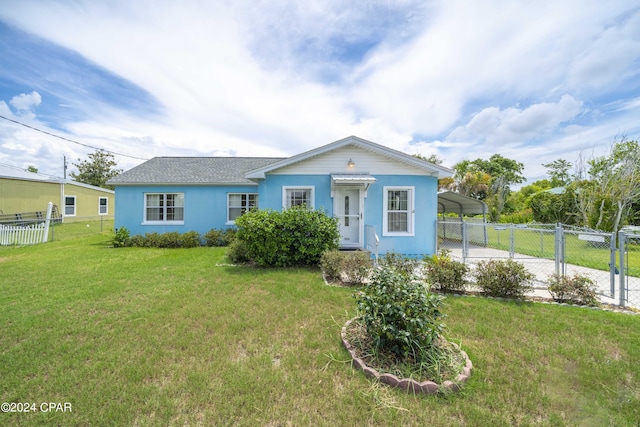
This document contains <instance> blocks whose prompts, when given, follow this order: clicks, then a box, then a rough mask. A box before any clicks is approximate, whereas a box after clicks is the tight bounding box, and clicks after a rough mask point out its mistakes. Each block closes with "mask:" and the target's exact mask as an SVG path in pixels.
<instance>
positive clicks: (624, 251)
mask: <svg viewBox="0 0 640 427" xmlns="http://www.w3.org/2000/svg"><path fill="white" fill-rule="evenodd" d="M634 233H635V234H632V235H631V237H630V238H628V239H626V242H627V243H625V244H624V245H622V246H620V247H618V245H617V239H616V235H615V233H605V232H597V231H593V230H586V229H578V228H574V227H569V226H565V225H562V224H522V225H521V224H496V223H485V222H483V221H482V220H481V219H480V220H479V221H478V220H465V221H461V220H460V219H458V218H445V219H444V220H441V221H439V222H438V249H447V250H449V251H450V254H451V256H452V257H454V258H458V259H461V260H462V261H463V262H465V263H467V264H469V265H470V266H471V267H472V268H473V266H474V265H475V264H477V263H478V262H479V261H481V260H486V259H506V258H511V259H514V260H516V261H518V262H520V263H522V264H524V265H525V267H526V268H527V270H529V271H530V272H531V273H533V274H534V275H535V282H534V287H535V288H536V289H540V290H544V289H547V283H548V280H549V277H550V276H551V275H553V274H559V275H569V276H573V275H575V274H581V275H584V276H587V277H589V278H590V279H591V280H593V281H594V283H595V285H596V289H597V293H598V294H599V295H600V297H601V300H602V301H603V302H606V303H609V304H617V305H622V306H625V305H630V306H634V307H637V308H640V245H639V243H640V229H639V230H637V231H636V230H634ZM626 235H627V234H625V236H626ZM622 256H625V257H626V260H628V261H627V262H626V263H623V262H619V260H620V258H621V257H622ZM623 264H624V265H623ZM623 270H624V271H623ZM623 282H624V285H623ZM623 286H624V292H623Z"/></svg>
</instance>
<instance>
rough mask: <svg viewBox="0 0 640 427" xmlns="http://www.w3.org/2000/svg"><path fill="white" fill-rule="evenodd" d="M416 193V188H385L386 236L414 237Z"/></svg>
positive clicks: (384, 220)
mask: <svg viewBox="0 0 640 427" xmlns="http://www.w3.org/2000/svg"><path fill="white" fill-rule="evenodd" d="M414 192H415V190H414V187H384V200H383V203H384V209H383V211H384V212H383V215H384V218H383V225H382V234H383V235H384V236H413V235H414V228H413V227H414V222H415V215H414V208H413V206H414Z"/></svg>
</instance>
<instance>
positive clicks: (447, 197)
mask: <svg viewBox="0 0 640 427" xmlns="http://www.w3.org/2000/svg"><path fill="white" fill-rule="evenodd" d="M487 212H488V208H487V204H486V203H485V202H483V201H482V200H478V199H474V198H473V197H467V196H463V195H462V194H459V193H454V192H453V191H448V190H444V191H440V192H438V213H439V214H442V215H443V216H444V214H446V213H457V214H458V216H459V217H460V219H461V220H462V217H463V216H464V215H480V214H482V218H483V219H484V221H483V222H487Z"/></svg>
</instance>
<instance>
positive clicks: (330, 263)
mask: <svg viewBox="0 0 640 427" xmlns="http://www.w3.org/2000/svg"><path fill="white" fill-rule="evenodd" d="M320 269H321V270H322V271H323V272H324V276H325V277H326V279H327V280H341V276H342V271H343V270H344V262H343V256H342V252H340V251H339V250H337V249H332V250H330V251H325V252H324V253H323V254H322V257H321V258H320Z"/></svg>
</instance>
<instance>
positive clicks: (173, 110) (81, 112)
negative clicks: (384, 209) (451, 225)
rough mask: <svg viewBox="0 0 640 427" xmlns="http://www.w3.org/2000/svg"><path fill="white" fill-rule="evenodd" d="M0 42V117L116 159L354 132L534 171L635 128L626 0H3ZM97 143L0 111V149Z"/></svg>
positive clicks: (633, 30) (310, 143) (638, 27)
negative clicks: (505, 160)
mask: <svg viewBox="0 0 640 427" xmlns="http://www.w3.org/2000/svg"><path fill="white" fill-rule="evenodd" d="M0 58H1V60H0V115H2V116H5V117H7V118H10V119H12V120H17V121H20V122H22V123H25V124H28V125H30V126H33V127H37V128H40V129H42V130H45V131H48V132H51V133H54V134H58V135H60V136H63V137H65V138H68V139H72V140H75V141H79V142H82V143H83V144H88V145H91V146H95V147H101V148H104V149H107V150H112V151H114V152H117V153H122V154H127V155H129V156H131V157H124V156H117V157H116V160H117V161H118V163H119V166H120V167H121V168H124V169H128V168H130V167H133V166H135V165H136V164H138V163H140V162H141V160H140V158H150V157H153V156H197V155H202V156H213V155H231V156H290V155H294V154H298V153H300V152H302V151H306V150H310V149H313V148H316V147H318V146H321V145H324V144H327V143H330V142H332V141H335V140H338V139H341V138H344V137H346V136H348V135H357V136H360V137H362V138H366V139H369V140H372V141H374V142H377V143H380V144H383V145H386V146H389V147H391V148H394V149H397V150H401V151H404V152H407V153H410V154H413V153H419V154H423V155H430V154H437V155H438V156H439V157H440V158H442V159H444V165H445V166H453V165H454V164H455V163H457V162H459V161H461V160H464V159H469V160H473V159H476V158H485V159H486V158H489V157H490V156H491V155H492V154H495V153H499V154H501V155H503V156H505V157H509V158H512V159H515V160H517V161H519V162H522V163H524V165H525V170H524V172H525V176H526V177H527V178H528V183H531V182H533V181H535V180H537V179H541V178H544V177H545V168H544V167H542V164H543V163H549V162H551V161H553V160H556V159H560V158H562V159H565V160H568V161H570V162H573V163H575V162H576V161H577V160H578V159H579V158H580V157H582V158H583V159H589V158H592V157H593V156H598V155H602V154H605V153H606V152H608V150H609V148H610V145H611V143H612V141H613V140H614V139H615V138H616V137H617V136H620V135H626V136H627V137H629V138H632V139H637V138H640V5H639V4H638V3H637V0H634V1H625V0H615V1H611V2H603V1H600V0H598V1H588V0H575V1H574V0H563V1H557V0H541V1H536V2H525V1H506V0H500V1H498V0H482V1H480V0H477V1H469V0H442V1H424V0H423V1H413V0H395V1H389V0H378V1H374V0H372V1H363V2H353V1H339V0H336V1H314V0H307V1H304V2H301V1H283V0H272V1H255V0H252V1H245V0H239V1H234V2H221V1H213V2H212V1H204V0H202V1H198V0H186V1H181V2H175V1H168V0H160V1H158V0H154V1H151V0H137V1H130V0H106V1H94V0H88V1H82V0H74V1H36V0H22V1H20V2H16V1H12V0H0ZM92 151H93V150H91V149H89V148H87V147H84V146H81V145H77V144H73V143H71V142H68V141H64V140H61V139H57V138H54V137H51V136H48V135H45V134H42V133H38V132H35V131H33V130H31V129H28V128H26V127H23V126H20V125H16V124H15V123H13V122H10V121H7V120H2V119H0V163H2V164H8V165H14V166H18V167H22V168H26V167H27V166H28V165H35V166H36V167H38V169H39V171H40V172H42V173H45V174H51V175H57V176H61V175H62V165H63V161H62V159H63V156H66V157H67V159H70V162H75V161H76V160H77V159H78V158H86V155H87V154H88V153H90V152H92ZM70 166H71V165H70Z"/></svg>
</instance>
